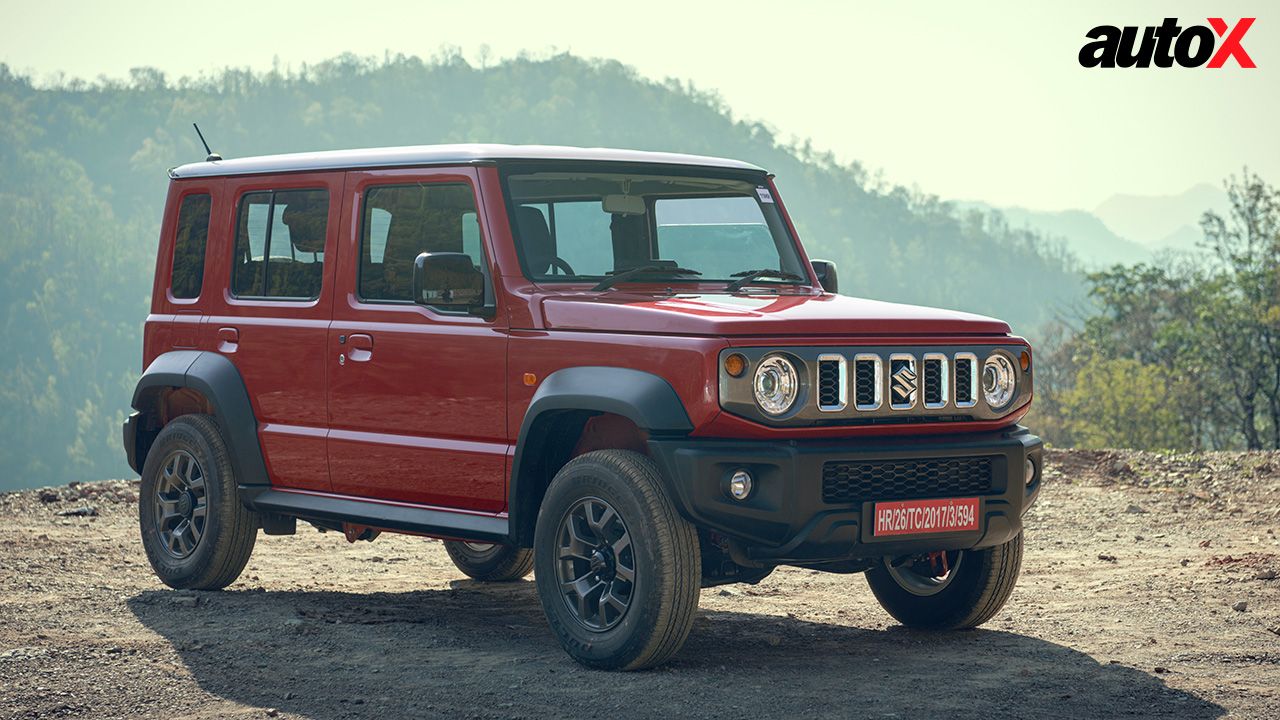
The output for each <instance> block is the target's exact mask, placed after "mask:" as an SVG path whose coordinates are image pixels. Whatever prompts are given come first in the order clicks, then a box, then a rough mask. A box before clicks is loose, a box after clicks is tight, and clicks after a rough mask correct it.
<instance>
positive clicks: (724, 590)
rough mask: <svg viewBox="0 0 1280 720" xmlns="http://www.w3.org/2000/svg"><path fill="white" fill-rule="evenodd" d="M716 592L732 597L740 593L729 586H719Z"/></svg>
mask: <svg viewBox="0 0 1280 720" xmlns="http://www.w3.org/2000/svg"><path fill="white" fill-rule="evenodd" d="M718 594H719V595H720V596H721V597H734V596H735V595H739V594H740V593H739V592H738V591H737V590H733V589H730V588H720V592H719V593H718Z"/></svg>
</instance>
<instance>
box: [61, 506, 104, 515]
mask: <svg viewBox="0 0 1280 720" xmlns="http://www.w3.org/2000/svg"><path fill="white" fill-rule="evenodd" d="M54 515H57V516H59V517H98V509H97V508H93V507H89V506H88V505H81V506H80V507H76V508H69V509H67V510H59V511H58V512H56V513H54Z"/></svg>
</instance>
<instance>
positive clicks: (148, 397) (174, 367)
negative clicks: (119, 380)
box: [131, 350, 271, 485]
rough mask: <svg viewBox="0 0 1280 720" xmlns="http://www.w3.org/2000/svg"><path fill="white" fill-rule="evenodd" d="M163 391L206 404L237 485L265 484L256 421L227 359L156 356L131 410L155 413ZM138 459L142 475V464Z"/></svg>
mask: <svg viewBox="0 0 1280 720" xmlns="http://www.w3.org/2000/svg"><path fill="white" fill-rule="evenodd" d="M166 388H191V389H192V390H196V391H198V392H199V393H200V394H201V395H204V396H205V398H207V399H208V400H209V403H210V404H211V405H212V406H213V416H214V420H215V421H216V422H217V423H218V429H219V430H220V431H221V432H222V438H223V440H225V441H226V443H227V450H228V451H229V452H230V454H231V465H232V469H233V470H234V471H235V474H236V482H237V483H238V484H240V485H270V484H271V482H270V479H269V478H268V476H267V464H266V461H265V460H263V456H262V445H261V444H260V443H259V442H258V419H257V418H256V417H255V416H254V414H253V405H252V404H251V403H250V402H249V392H248V390H246V389H245V385H244V378H242V377H241V376H240V371H239V370H238V369H236V366H235V364H234V363H232V362H231V361H230V360H228V359H227V358H226V357H224V356H222V355H219V354H217V353H213V352H208V351H205V350H173V351H171V352H167V353H164V354H163V355H161V356H159V357H157V358H156V359H155V360H153V361H152V362H151V364H150V365H148V366H147V369H146V370H144V371H143V373H142V377H141V378H139V379H138V384H137V386H136V387H135V388H134V390H133V402H132V403H131V404H132V405H133V409H134V410H137V411H138V412H140V413H144V414H146V413H152V412H155V410H156V404H157V403H158V402H159V399H160V394H161V392H163V391H164V390H165V389H166ZM144 460H145V459H144V458H143V457H142V454H139V455H138V458H137V464H138V467H137V468H135V469H138V470H139V471H141V467H142V464H143V462H144Z"/></svg>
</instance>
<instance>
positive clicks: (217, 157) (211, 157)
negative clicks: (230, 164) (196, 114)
mask: <svg viewBox="0 0 1280 720" xmlns="http://www.w3.org/2000/svg"><path fill="white" fill-rule="evenodd" d="M191 127H193V128H195V129H196V135H199V136H200V143H201V144H202V145H204V151H205V152H206V153H208V154H209V157H207V158H205V159H204V161H205V162H215V161H217V160H221V159H222V156H221V155H219V154H218V153H216V152H214V151H212V150H210V149H209V143H208V142H206V141H205V139H204V133H202V132H200V126H199V125H197V124H195V123H191Z"/></svg>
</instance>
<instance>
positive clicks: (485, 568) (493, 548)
mask: <svg viewBox="0 0 1280 720" xmlns="http://www.w3.org/2000/svg"><path fill="white" fill-rule="evenodd" d="M444 549H445V550H447V551H448V552H449V558H450V559H451V560H453V564H454V565H456V566H457V567H458V569H459V570H461V571H462V572H464V573H466V574H467V575H468V576H469V577H472V578H475V579H476V580H481V581H484V582H509V581H511V580H519V579H520V578H522V577H524V576H525V575H528V574H529V572H530V571H531V570H533V551H532V550H530V549H528V548H520V547H515V546H513V545H503V544H500V543H493V544H476V543H466V542H461V541H458V540H446V541H445V542H444Z"/></svg>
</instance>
